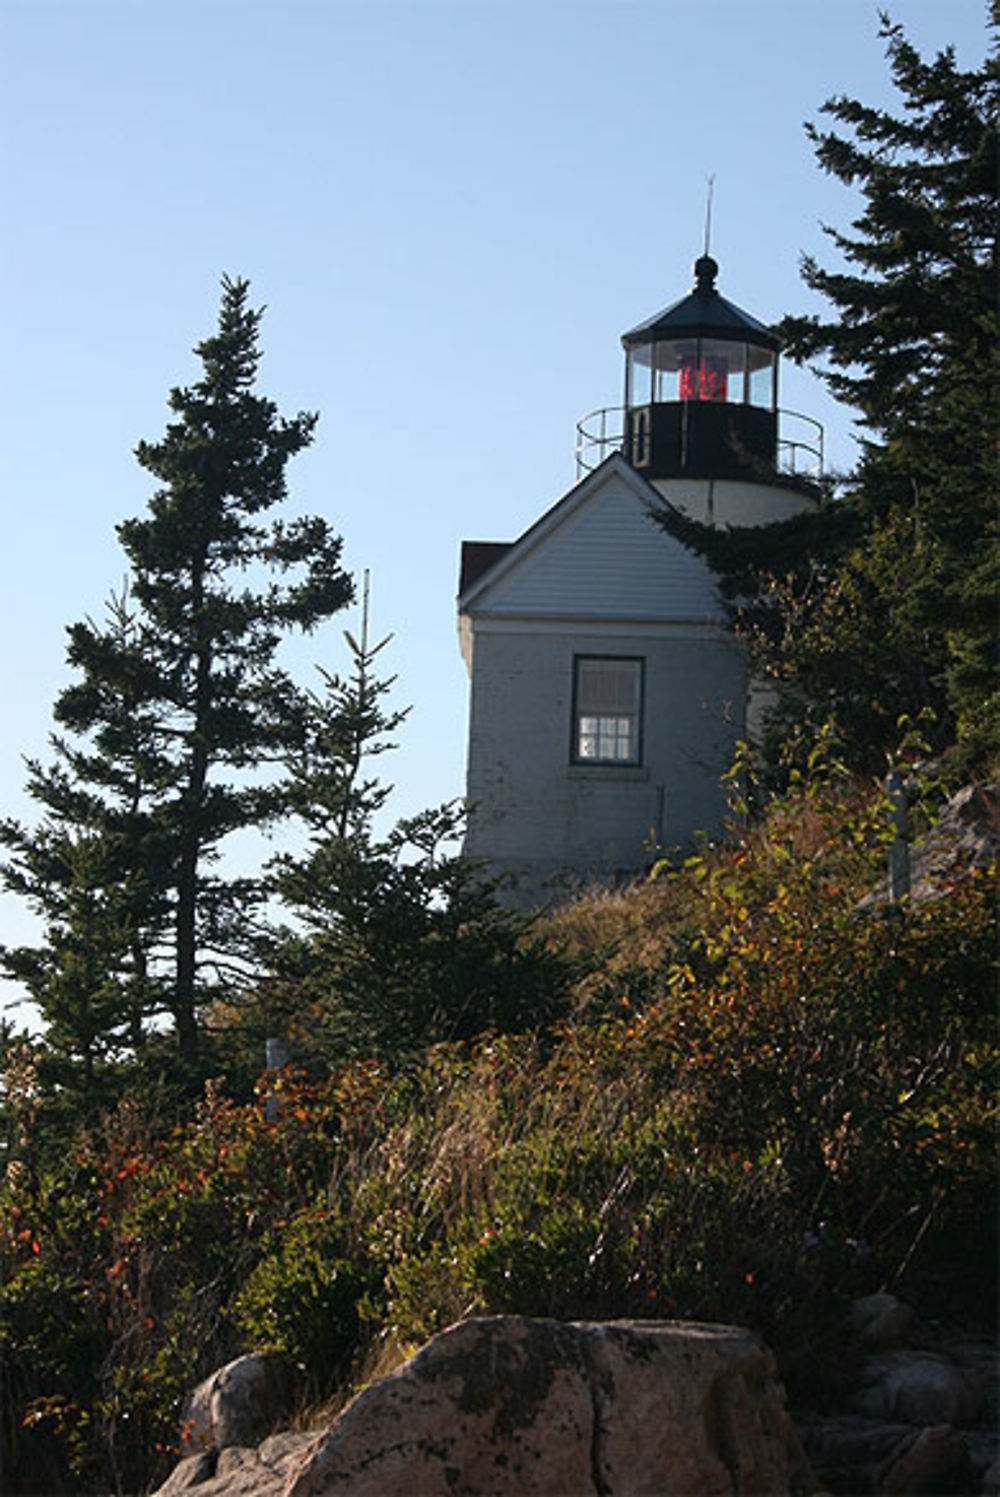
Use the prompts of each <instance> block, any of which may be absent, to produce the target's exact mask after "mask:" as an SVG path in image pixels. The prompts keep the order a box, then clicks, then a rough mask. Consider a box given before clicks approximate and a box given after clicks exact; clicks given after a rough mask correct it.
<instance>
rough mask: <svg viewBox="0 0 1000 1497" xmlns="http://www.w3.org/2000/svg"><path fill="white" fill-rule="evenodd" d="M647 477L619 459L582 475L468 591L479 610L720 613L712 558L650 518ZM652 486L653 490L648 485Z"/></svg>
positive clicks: (549, 614) (638, 615) (645, 615)
mask: <svg viewBox="0 0 1000 1497" xmlns="http://www.w3.org/2000/svg"><path fill="white" fill-rule="evenodd" d="M644 488H645V485H643V486H642V487H640V485H639V484H637V483H635V481H634V480H633V481H630V476H626V475H625V474H623V473H622V471H621V469H620V468H618V467H617V465H614V466H612V465H610V464H609V465H608V468H607V469H605V471H604V472H603V473H602V474H600V475H597V481H596V482H593V481H592V482H591V483H587V484H584V485H581V491H580V492H579V498H578V502H576V503H573V502H572V499H573V497H574V496H570V500H569V501H565V500H564V501H563V503H562V504H561V505H559V506H557V508H556V510H555V511H552V512H550V516H549V517H546V518H547V519H548V520H549V521H550V523H548V524H546V523H545V522H544V521H543V522H542V523H541V524H540V525H539V526H537V527H535V530H534V532H529V533H528V534H527V535H526V536H524V537H522V539H521V540H520V541H519V542H517V545H516V548H515V554H513V555H512V557H511V560H510V563H509V564H508V565H505V566H502V567H501V569H500V575H498V577H497V578H496V580H495V581H494V582H492V583H488V584H487V586H486V587H485V588H484V589H483V590H482V592H481V593H480V594H479V596H478V597H475V598H474V599H470V602H469V612H470V613H471V614H473V616H477V617H497V616H522V617H523V616H524V615H530V616H532V617H534V618H538V619H542V618H553V617H562V618H593V619H636V620H638V619H649V620H655V619H675V620H688V621H691V622H694V621H704V620H707V619H718V618H719V616H720V612H721V610H720V607H719V600H718V595H717V593H716V589H715V585H714V581H713V578H712V574H711V572H710V571H709V568H708V567H707V566H706V564H705V563H704V562H703V561H702V560H701V558H700V557H698V556H696V555H694V554H693V553H692V552H690V551H687V550H686V549H685V548H684V547H683V546H681V545H680V544H679V543H678V542H677V541H675V540H674V539H673V538H672V537H671V536H668V535H667V534H666V532H665V531H664V530H662V529H661V528H660V527H659V526H658V525H656V524H655V523H654V522H653V520H652V519H651V518H650V516H649V513H648V510H647V507H646V497H647V496H646V494H644V493H643V491H642V490H643V489H644ZM647 492H648V491H647Z"/></svg>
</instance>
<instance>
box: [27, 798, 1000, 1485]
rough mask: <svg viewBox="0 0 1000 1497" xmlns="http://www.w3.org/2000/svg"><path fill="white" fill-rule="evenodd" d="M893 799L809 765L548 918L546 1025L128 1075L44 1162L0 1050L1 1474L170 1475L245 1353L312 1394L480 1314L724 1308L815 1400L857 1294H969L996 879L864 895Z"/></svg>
mask: <svg viewBox="0 0 1000 1497" xmlns="http://www.w3.org/2000/svg"><path fill="white" fill-rule="evenodd" d="M886 826H887V819H886V808H885V806H884V805H883V804H882V802H881V801H880V800H879V799H876V800H875V801H872V800H871V799H870V798H869V797H866V796H864V795H862V794H859V793H858V792H857V791H856V789H852V787H851V786H850V784H849V782H847V781H840V780H838V779H836V778H829V779H826V780H825V781H824V779H823V778H817V779H815V780H814V781H813V783H812V784H811V786H810V789H809V792H808V793H804V792H798V793H796V795H795V796H794V797H793V798H792V799H790V800H788V801H786V802H785V803H783V804H782V805H781V806H780V807H778V808H776V809H775V810H774V811H773V812H772V814H771V816H770V817H769V818H768V819H767V821H766V822H765V823H764V824H763V825H762V826H761V827H759V828H758V829H755V830H753V831H751V832H748V833H747V834H746V835H745V836H744V838H743V839H742V841H741V843H740V845H739V846H738V847H736V848H733V849H731V850H729V851H728V852H725V853H720V854H718V855H712V856H706V857H704V858H694V859H692V860H691V861H690V862H689V864H688V865H687V866H686V867H685V868H683V869H681V870H680V871H678V872H677V873H673V874H670V875H664V876H663V877H662V878H661V879H659V880H657V881H656V882H654V883H651V884H649V885H647V886H646V887H645V888H644V889H642V890H639V891H635V893H634V894H633V895H627V894H622V895H605V894H595V895H593V896H591V897H590V898H588V899H584V900H582V901H581V902H580V903H579V904H577V905H575V906H573V907H570V908H569V909H567V910H566V911H564V912H562V913H560V914H559V915H557V916H554V917H553V923H552V927H551V930H550V936H551V939H552V940H553V941H554V942H555V943H556V944H557V945H558V946H559V948H560V949H565V947H566V945H567V943H570V942H571V943H572V944H573V945H574V946H575V948H576V954H577V958H578V959H581V958H584V957H585V958H586V960H585V961H580V962H579V966H578V975H577V978H576V981H575V985H574V987H573V989H572V991H571V993H570V998H571V1002H572V1008H571V1010H570V1011H569V1012H568V1013H567V1016H566V1017H565V1019H564V1020H563V1021H562V1022H561V1023H560V1024H558V1025H556V1026H554V1027H552V1028H550V1029H548V1030H547V1031H541V1032H536V1033H530V1034H524V1035H521V1036H503V1035H499V1034H495V1033H492V1034H491V1033H488V1034H485V1035H483V1036H481V1037H480V1038H478V1039H476V1040H474V1041H471V1042H468V1043H463V1044H459V1043H455V1044H441V1045H437V1046H433V1047H431V1048H429V1049H427V1050H423V1051H418V1052H415V1053H412V1054H411V1055H410V1057H409V1058H408V1059H406V1060H405V1061H401V1062H400V1061H397V1062H396V1063H395V1064H393V1063H391V1062H390V1061H389V1060H388V1059H386V1058H381V1059H380V1058H376V1057H373V1056H370V1057H366V1058H363V1059H358V1060H355V1061H351V1062H348V1063H346V1064H344V1065H342V1066H338V1067H335V1068H334V1069H333V1070H331V1071H329V1072H327V1073H326V1074H314V1075H309V1074H307V1073H306V1072H304V1071H302V1070H301V1069H296V1068H295V1067H289V1068H288V1069H286V1070H283V1071H282V1072H280V1073H271V1074H268V1075H265V1076H263V1077H262V1078H261V1079H260V1082H259V1084H258V1091H257V1095H256V1096H254V1097H252V1098H249V1099H247V1100H238V1099H236V1098H234V1097H232V1096H231V1095H229V1093H228V1092H227V1088H226V1084H225V1081H224V1080H222V1079H219V1080H217V1081H210V1082H209V1083H207V1084H206V1087H205V1092H204V1096H203V1098H202V1099H201V1101H200V1102H199V1103H198V1105H197V1106H196V1107H195V1108H194V1109H193V1111H192V1112H191V1113H190V1115H188V1116H187V1117H185V1118H183V1119H181V1120H179V1121H177V1120H171V1119H170V1118H169V1117H165V1116H163V1115H160V1114H158V1112H157V1106H156V1101H155V1098H154V1099H152V1100H150V1101H148V1102H146V1103H145V1104H140V1103H139V1102H138V1101H137V1100H130V1101H127V1102H124V1103H122V1104H121V1106H120V1107H119V1108H118V1109H117V1110H115V1111H114V1112H112V1113H110V1114H109V1115H108V1116H107V1117H105V1119H104V1120H103V1121H102V1123H101V1125H100V1126H99V1127H97V1128H92V1129H83V1128H81V1129H79V1130H78V1132H77V1133H76V1135H75V1136H74V1138H73V1140H72V1143H71V1144H68V1145H67V1146H66V1147H64V1149H63V1150H62V1151H61V1154H60V1156H59V1157H58V1158H56V1157H52V1158H49V1159H48V1160H46V1161H39V1160H38V1158H37V1155H36V1154H34V1153H33V1149H32V1137H33V1128H34V1109H35V1107H36V1105H37V1101H38V1099H37V1096H36V1093H35V1083H34V1078H33V1075H32V1070H31V1065H32V1057H31V1055H30V1053H29V1052H28V1050H27V1049H25V1051H24V1053H23V1054H22V1056H21V1058H20V1060H18V1058H17V1057H11V1058H10V1060H12V1061H14V1062H15V1063H14V1064H13V1066H12V1067H9V1069H8V1080H7V1085H8V1097H7V1108H8V1127H9V1128H11V1129H12V1130H13V1131H12V1135H11V1137H10V1138H9V1147H8V1158H9V1165H8V1171H7V1180H6V1184H5V1186H4V1189H3V1205H2V1208H0V1220H2V1221H3V1223H4V1227H3V1231H2V1235H0V1262H2V1280H3V1288H2V1290H0V1331H2V1334H3V1336H4V1339H5V1343H6V1348H7V1352H6V1357H5V1362H4V1371H3V1380H4V1386H3V1389H2V1393H3V1397H2V1406H3V1408H4V1410H5V1420H6V1425H5V1429H4V1457H3V1458H4V1469H5V1472H7V1473H8V1475H9V1479H10V1481H11V1482H12V1485H13V1489H14V1490H25V1491H30V1490H34V1491H38V1490H53V1491H56V1490H60V1489H62V1490H75V1491H80V1490H86V1489H94V1490H100V1489H107V1487H108V1486H109V1485H111V1486H113V1487H114V1488H115V1489H116V1490H123V1491H131V1490H137V1489H139V1488H141V1487H142V1486H143V1484H144V1483H146V1482H148V1481H150V1480H151V1479H153V1478H155V1477H156V1476H162V1475H163V1474H164V1472H165V1471H166V1469H167V1466H168V1465H169V1462H170V1459H171V1458H172V1456H173V1455H174V1454H175V1452H176V1440H177V1430H178V1410H179V1406H180V1401H181V1398H182V1396H183V1394H184V1393H185V1392H186V1391H187V1390H188V1389H189V1387H190V1386H191V1384H192V1382H193V1381H194V1380H195V1379H196V1378H197V1377H198V1376H199V1375H202V1374H207V1373H208V1372H209V1371H210V1370H212V1369H213V1367H215V1366H217V1365H219V1364H220V1363H221V1362H222V1361H223V1360H225V1359H227V1358H228V1357H230V1356H231V1355H233V1354H235V1353H237V1352H238V1351H240V1350H242V1349H249V1348H256V1349H261V1348H265V1349H270V1350H272V1351H274V1352H275V1353H277V1354H279V1355H281V1356H282V1357H283V1358H285V1359H286V1360H287V1361H288V1363H289V1364H290V1365H291V1366H292V1367H293V1368H295V1369H297V1370H298V1374H299V1387H300V1392H301V1395H302V1397H303V1398H306V1399H319V1398H323V1397H325V1396H328V1395H330V1394H331V1393H333V1392H334V1391H335V1390H336V1389H337V1388H338V1387H340V1386H342V1385H343V1383H344V1382H345V1381H346V1380H348V1379H350V1378H352V1377H353V1378H357V1377H360V1376H364V1375H366V1373H368V1372H370V1370H371V1369H372V1368H373V1367H374V1366H376V1365H381V1366H385V1365H386V1364H387V1361H388V1360H389V1359H391V1358H392V1357H393V1356H394V1355H397V1356H398V1355H401V1354H402V1353H403V1352H405V1351H406V1350H409V1349H410V1348H412V1347H413V1346H415V1345H416V1344H417V1343H418V1342H419V1341H420V1340H421V1339H423V1338H424V1337H426V1336H427V1335H429V1334H430V1333H432V1332H433V1331H435V1330H437V1329H439V1328H441V1327H442V1326H444V1325H445V1324H447V1323H449V1322H450V1321H452V1320H454V1319H455V1318H456V1317H459V1316H462V1315H466V1314H469V1313H473V1312H477V1311H484V1312H485V1311H509V1310H516V1311H520V1312H524V1313H529V1314H538V1315H556V1316H568V1317H595V1316H597V1317H600V1316H639V1317H644V1316H645V1317H663V1316H667V1317H675V1316H676V1317H681V1318H698V1319H720V1320H734V1321H738V1322H740V1323H743V1324H747V1325H750V1326H752V1327H754V1328H756V1329H757V1330H759V1331H760V1332H762V1333H763V1334H764V1335H765V1336H766V1337H767V1338H768V1339H769V1341H770V1342H771V1343H772V1345H773V1346H774V1347H775V1348H776V1350H777V1352H778V1355H779V1359H780V1361H781V1364H782V1367H783V1370H784V1373H785V1375H786V1378H787V1379H788V1380H789V1383H790V1385H791V1388H792V1391H793V1394H794V1396H795V1397H796V1398H797V1399H799V1400H804V1399H808V1398H814V1399H816V1398H818V1399H822V1398H823V1397H825V1396H827V1395H829V1394H830V1393H831V1392H833V1391H835V1390H833V1389H831V1388H830V1386H829V1385H828V1384H826V1385H824V1382H823V1378H822V1372H823V1370H824V1369H826V1371H827V1373H828V1374H829V1372H830V1369H832V1368H834V1367H835V1366H836V1349H837V1346H838V1338H839V1335H840V1328H841V1323H842V1319H843V1315H844V1311H845V1309H846V1306H847V1304H848V1302H849V1300H850V1298H851V1297H852V1296H853V1295H856V1294H858V1293H861V1292H865V1291H868V1290H872V1289H875V1288H882V1287H888V1288H891V1289H894V1290H899V1291H901V1292H902V1293H903V1294H905V1295H907V1296H909V1297H913V1298H915V1299H916V1300H917V1301H918V1302H919V1303H921V1304H923V1305H924V1306H933V1307H935V1308H937V1309H942V1308H944V1309H947V1310H948V1311H949V1312H950V1313H959V1312H961V1311H963V1310H967V1309H969V1308H970V1307H971V1308H978V1309H979V1310H980V1312H982V1310H983V1307H984V1306H986V1305H987V1304H988V1301H989V1295H990V1292H991V1289H992V1287H993V1282H994V1274H993V1263H994V1253H995V1247H996V1243H995V1232H996V1222H997V1219H998V1218H997V1205H998V1203H997V1200H996V1171H995V1126H996V1121H997V1117H996V1112H997V1104H996V1098H997V1096H998V1094H1000V1092H998V1087H997V1081H998V1076H997V1059H998V1047H997V1042H996V1033H995V1023H994V1018H995V1015H994V1001H995V992H996V986H995V984H996V961H995V957H996V950H995V930H994V902H995V897H996V880H995V878H994V877H987V876H985V875H974V876H971V877H969V878H966V879H964V880H963V881H961V882H960V883H958V884H957V885H956V886H955V887H954V888H953V889H952V890H951V891H950V892H949V893H948V895H947V897H946V898H943V899H941V900H939V901H937V902H935V903H932V904H930V905H927V906H925V907H923V908H921V909H914V910H908V911H890V912H888V913H883V914H882V915H879V914H867V915H861V914H859V913H858V911H857V907H856V901H857V899H858V896H859V895H860V894H861V893H862V892H863V891H864V890H866V889H867V888H868V887H870V885H871V884H872V882H873V881H874V879H875V878H876V876H877V874H878V872H879V871H880V869H881V865H882V861H883V856H884V845H885V840H886ZM817 1349H821V1350H822V1353H823V1355H822V1356H821V1357H819V1358H817V1355H816V1353H817ZM151 1454H152V1459H151ZM32 1483H34V1485H32ZM39 1483H40V1485H39Z"/></svg>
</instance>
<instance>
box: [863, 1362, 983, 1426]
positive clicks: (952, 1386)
mask: <svg viewBox="0 0 1000 1497" xmlns="http://www.w3.org/2000/svg"><path fill="white" fill-rule="evenodd" d="M982 1406H983V1386H982V1382H981V1380H980V1379H979V1378H978V1377H977V1376H976V1375H975V1374H974V1373H971V1372H966V1371H964V1370H963V1369H962V1368H961V1367H958V1366H956V1364H955V1363H954V1362H953V1361H951V1359H950V1358H949V1357H945V1356H940V1355H938V1354H937V1353H935V1352H929V1351H894V1352H885V1353H883V1354H882V1355H881V1356H877V1357H872V1358H870V1359H869V1361H868V1362H866V1363H865V1366H864V1368H863V1370H862V1387H861V1388H860V1389H859V1391H858V1392H857V1393H856V1394H855V1396H854V1398H853V1400H852V1408H853V1410H854V1412H855V1413H858V1414H863V1415H864V1416H865V1417H866V1418H868V1419H883V1420H886V1421H887V1422H891V1421H893V1420H898V1421H899V1422H901V1423H903V1424H917V1425H934V1424H953V1425H959V1426H962V1425H968V1424H974V1423H975V1422H976V1419H977V1418H978V1417H979V1413H980V1410H981V1409H982Z"/></svg>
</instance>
